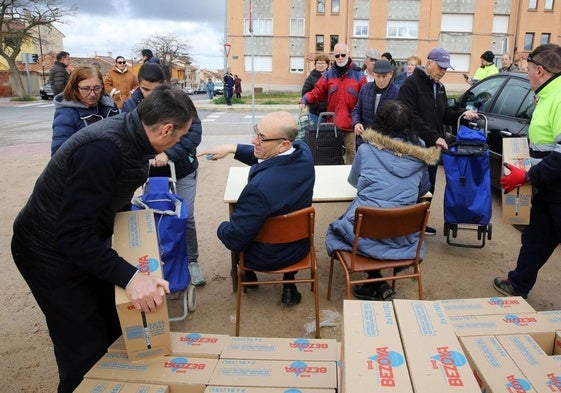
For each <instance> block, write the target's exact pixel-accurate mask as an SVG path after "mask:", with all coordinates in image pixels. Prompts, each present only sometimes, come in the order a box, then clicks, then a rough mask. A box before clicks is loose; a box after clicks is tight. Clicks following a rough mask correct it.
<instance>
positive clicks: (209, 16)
mask: <svg viewBox="0 0 561 393" xmlns="http://www.w3.org/2000/svg"><path fill="white" fill-rule="evenodd" d="M61 2H62V3H65V4H73V5H75V6H76V7H77V11H76V15H75V16H74V17H68V18H66V19H65V20H64V22H65V23H64V24H55V26H56V27H57V29H59V30H60V31H61V32H62V33H63V34H64V35H65V36H66V37H65V38H64V50H66V51H67V52H69V53H70V56H76V57H93V56H94V55H95V54H96V53H97V55H103V56H107V55H108V53H109V52H111V53H112V55H113V57H116V56H118V55H121V56H124V57H126V58H127V59H130V58H132V57H136V58H137V60H138V59H139V58H140V54H139V53H138V52H137V51H134V49H135V48H137V47H138V46H139V44H140V42H141V41H143V40H145V39H146V38H148V37H149V36H151V35H153V34H168V33H174V34H175V35H176V36H177V37H179V38H180V39H184V40H186V41H188V42H189V45H190V46H191V51H190V55H191V58H192V60H193V62H194V63H195V64H197V65H198V66H199V67H201V68H207V69H212V70H215V69H222V68H223V66H224V46H223V45H224V18H225V12H226V11H225V0H120V1H116V0H97V1H95V0H93V1H92V0H61Z"/></svg>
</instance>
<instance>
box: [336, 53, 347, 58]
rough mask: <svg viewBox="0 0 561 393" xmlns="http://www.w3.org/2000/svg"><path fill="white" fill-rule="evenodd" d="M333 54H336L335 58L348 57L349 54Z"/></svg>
mask: <svg viewBox="0 0 561 393" xmlns="http://www.w3.org/2000/svg"><path fill="white" fill-rule="evenodd" d="M333 56H335V58H336V59H338V58H339V57H342V58H345V57H347V54H346V53H337V54H336V55H333Z"/></svg>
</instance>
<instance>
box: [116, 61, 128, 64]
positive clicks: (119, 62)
mask: <svg viewBox="0 0 561 393" xmlns="http://www.w3.org/2000/svg"><path fill="white" fill-rule="evenodd" d="M117 64H127V62H126V61H118V62H117Z"/></svg>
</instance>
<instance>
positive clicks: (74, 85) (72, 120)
mask: <svg viewBox="0 0 561 393" xmlns="http://www.w3.org/2000/svg"><path fill="white" fill-rule="evenodd" d="M54 102H55V115H54V119H53V139H52V142H51V156H52V155H54V154H55V152H56V151H57V150H58V148H59V147H60V146H62V144H63V143H64V142H65V141H66V140H67V139H68V138H70V137H71V136H72V135H73V134H74V133H76V131H78V130H80V129H82V128H84V127H85V126H87V125H89V124H93V123H95V122H96V121H98V120H101V119H103V118H106V117H110V116H114V115H116V114H118V113H119V109H118V108H117V105H115V102H114V101H113V99H112V98H111V97H110V96H109V95H108V94H105V89H104V87H103V77H102V76H101V72H99V70H98V69H96V68H93V67H78V68H76V69H75V70H74V71H72V74H70V79H69V80H68V83H67V84H66V87H65V88H64V91H63V92H62V93H60V94H59V95H57V96H56V97H55V99H54Z"/></svg>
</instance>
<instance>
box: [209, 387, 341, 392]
mask: <svg viewBox="0 0 561 393" xmlns="http://www.w3.org/2000/svg"><path fill="white" fill-rule="evenodd" d="M205 393H335V389H305V388H298V389H295V388H252V387H247V388H244V387H239V386H207V388H206V390H205Z"/></svg>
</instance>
